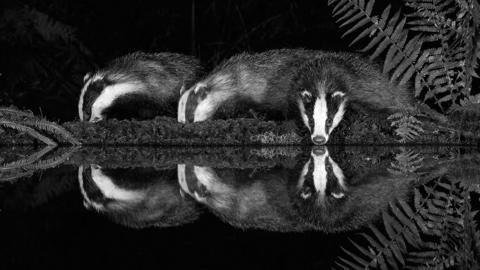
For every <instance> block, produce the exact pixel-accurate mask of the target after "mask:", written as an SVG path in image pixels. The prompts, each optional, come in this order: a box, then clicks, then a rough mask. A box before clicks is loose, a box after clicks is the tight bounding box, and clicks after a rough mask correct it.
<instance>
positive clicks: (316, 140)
mask: <svg viewBox="0 0 480 270" xmlns="http://www.w3.org/2000/svg"><path fill="white" fill-rule="evenodd" d="M312 141H313V143H314V144H325V143H327V139H326V138H325V137H323V136H315V137H313V138H312Z"/></svg>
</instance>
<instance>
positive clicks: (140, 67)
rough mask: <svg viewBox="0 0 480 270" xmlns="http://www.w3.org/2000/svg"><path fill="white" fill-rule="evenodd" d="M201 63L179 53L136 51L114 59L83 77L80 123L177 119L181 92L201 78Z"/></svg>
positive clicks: (79, 105) (79, 106) (79, 104)
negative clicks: (162, 118) (157, 117)
mask: <svg viewBox="0 0 480 270" xmlns="http://www.w3.org/2000/svg"><path fill="white" fill-rule="evenodd" d="M201 72H202V69H201V67H200V64H199V61H198V60H197V59H195V58H194V57H191V56H186V55H182V54H176V53H156V54H147V53H142V52H135V53H131V54H128V55H125V56H122V57H120V58H117V59H114V60H113V61H111V62H110V63H109V64H107V65H106V66H105V67H104V68H102V69H100V70H97V71H96V72H95V73H94V74H87V75H85V78H84V86H83V88H82V91H81V94H80V98H79V103H78V111H79V116H80V120H81V121H90V122H97V121H100V120H102V119H107V118H117V119H128V118H135V119H149V118H153V117H155V116H157V115H165V116H172V117H174V116H175V111H176V105H177V103H178V98H179V92H180V89H181V88H182V87H189V86H190V85H192V84H193V83H194V82H195V81H196V80H197V78H198V77H199V76H200V74H201Z"/></svg>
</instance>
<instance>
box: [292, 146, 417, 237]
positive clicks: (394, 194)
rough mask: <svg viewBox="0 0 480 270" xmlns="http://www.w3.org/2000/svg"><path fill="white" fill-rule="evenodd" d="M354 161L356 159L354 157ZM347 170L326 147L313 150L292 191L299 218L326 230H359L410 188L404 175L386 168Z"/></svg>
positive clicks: (349, 167) (345, 165)
mask: <svg viewBox="0 0 480 270" xmlns="http://www.w3.org/2000/svg"><path fill="white" fill-rule="evenodd" d="M354 161H355V160H354ZM344 168H345V169H346V170H349V172H348V176H346V175H347V174H346V173H345V172H344V169H342V168H341V167H340V165H338V164H337V162H336V161H335V160H334V159H333V158H332V156H331V155H330V153H329V151H328V149H327V148H326V147H315V148H313V149H312V151H311V154H310V159H309V160H308V161H307V162H306V163H305V165H304V166H303V168H302V170H301V172H300V175H299V177H298V180H297V183H296V185H295V187H294V189H293V190H292V191H291V196H292V198H291V200H292V206H293V208H294V209H295V210H294V211H295V212H296V213H297V214H298V216H299V218H300V220H302V221H303V222H305V223H306V224H308V225H309V226H310V227H311V228H314V229H316V230H322V231H326V232H339V231H347V230H354V229H357V228H359V227H361V226H363V225H365V224H366V223H368V222H369V221H372V219H374V218H376V217H378V216H379V214H380V212H381V210H382V209H386V208H387V207H388V204H389V202H391V201H393V200H395V199H396V198H403V197H405V196H406V194H407V192H408V188H409V182H410V180H413V179H408V178H407V177H405V176H404V175H399V174H391V173H390V172H389V171H388V169H387V167H386V166H384V167H381V166H378V165H377V166H372V167H371V168H365V167H364V168H362V170H363V172H360V171H355V170H357V169H358V168H353V164H344Z"/></svg>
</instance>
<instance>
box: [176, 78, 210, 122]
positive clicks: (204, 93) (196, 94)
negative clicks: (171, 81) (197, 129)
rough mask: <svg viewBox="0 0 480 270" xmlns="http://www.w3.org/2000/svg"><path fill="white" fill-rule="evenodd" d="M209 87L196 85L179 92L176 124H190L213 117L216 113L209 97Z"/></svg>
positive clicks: (183, 88) (202, 84) (203, 84)
mask: <svg viewBox="0 0 480 270" xmlns="http://www.w3.org/2000/svg"><path fill="white" fill-rule="evenodd" d="M210 90H211V87H209V86H207V84H205V83H202V82H200V83H197V84H195V85H194V86H193V87H191V88H190V89H188V90H186V91H185V87H184V86H183V87H182V89H181V90H180V100H179V102H178V122H180V123H192V122H200V121H205V120H207V119H209V118H210V117H212V116H213V114H214V113H215V111H216V106H215V101H214V100H213V99H212V98H211V97H210V98H209V93H210Z"/></svg>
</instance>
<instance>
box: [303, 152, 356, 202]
mask: <svg viewBox="0 0 480 270" xmlns="http://www.w3.org/2000/svg"><path fill="white" fill-rule="evenodd" d="M344 180H345V177H344V175H343V171H342V169H341V168H340V167H339V166H338V165H337V163H336V162H335V161H334V160H333V159H332V158H331V157H330V155H329V153H328V149H326V148H324V147H322V148H315V149H313V150H312V152H311V157H310V160H309V161H308V162H307V163H306V164H305V165H304V167H303V170H302V172H301V174H300V177H299V181H298V184H297V189H298V190H299V196H300V197H301V198H302V199H303V200H310V199H315V200H317V202H319V203H324V202H325V200H326V199H328V198H332V199H340V198H343V197H344V196H345V191H346V190H347V187H346V185H345V181H344Z"/></svg>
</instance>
